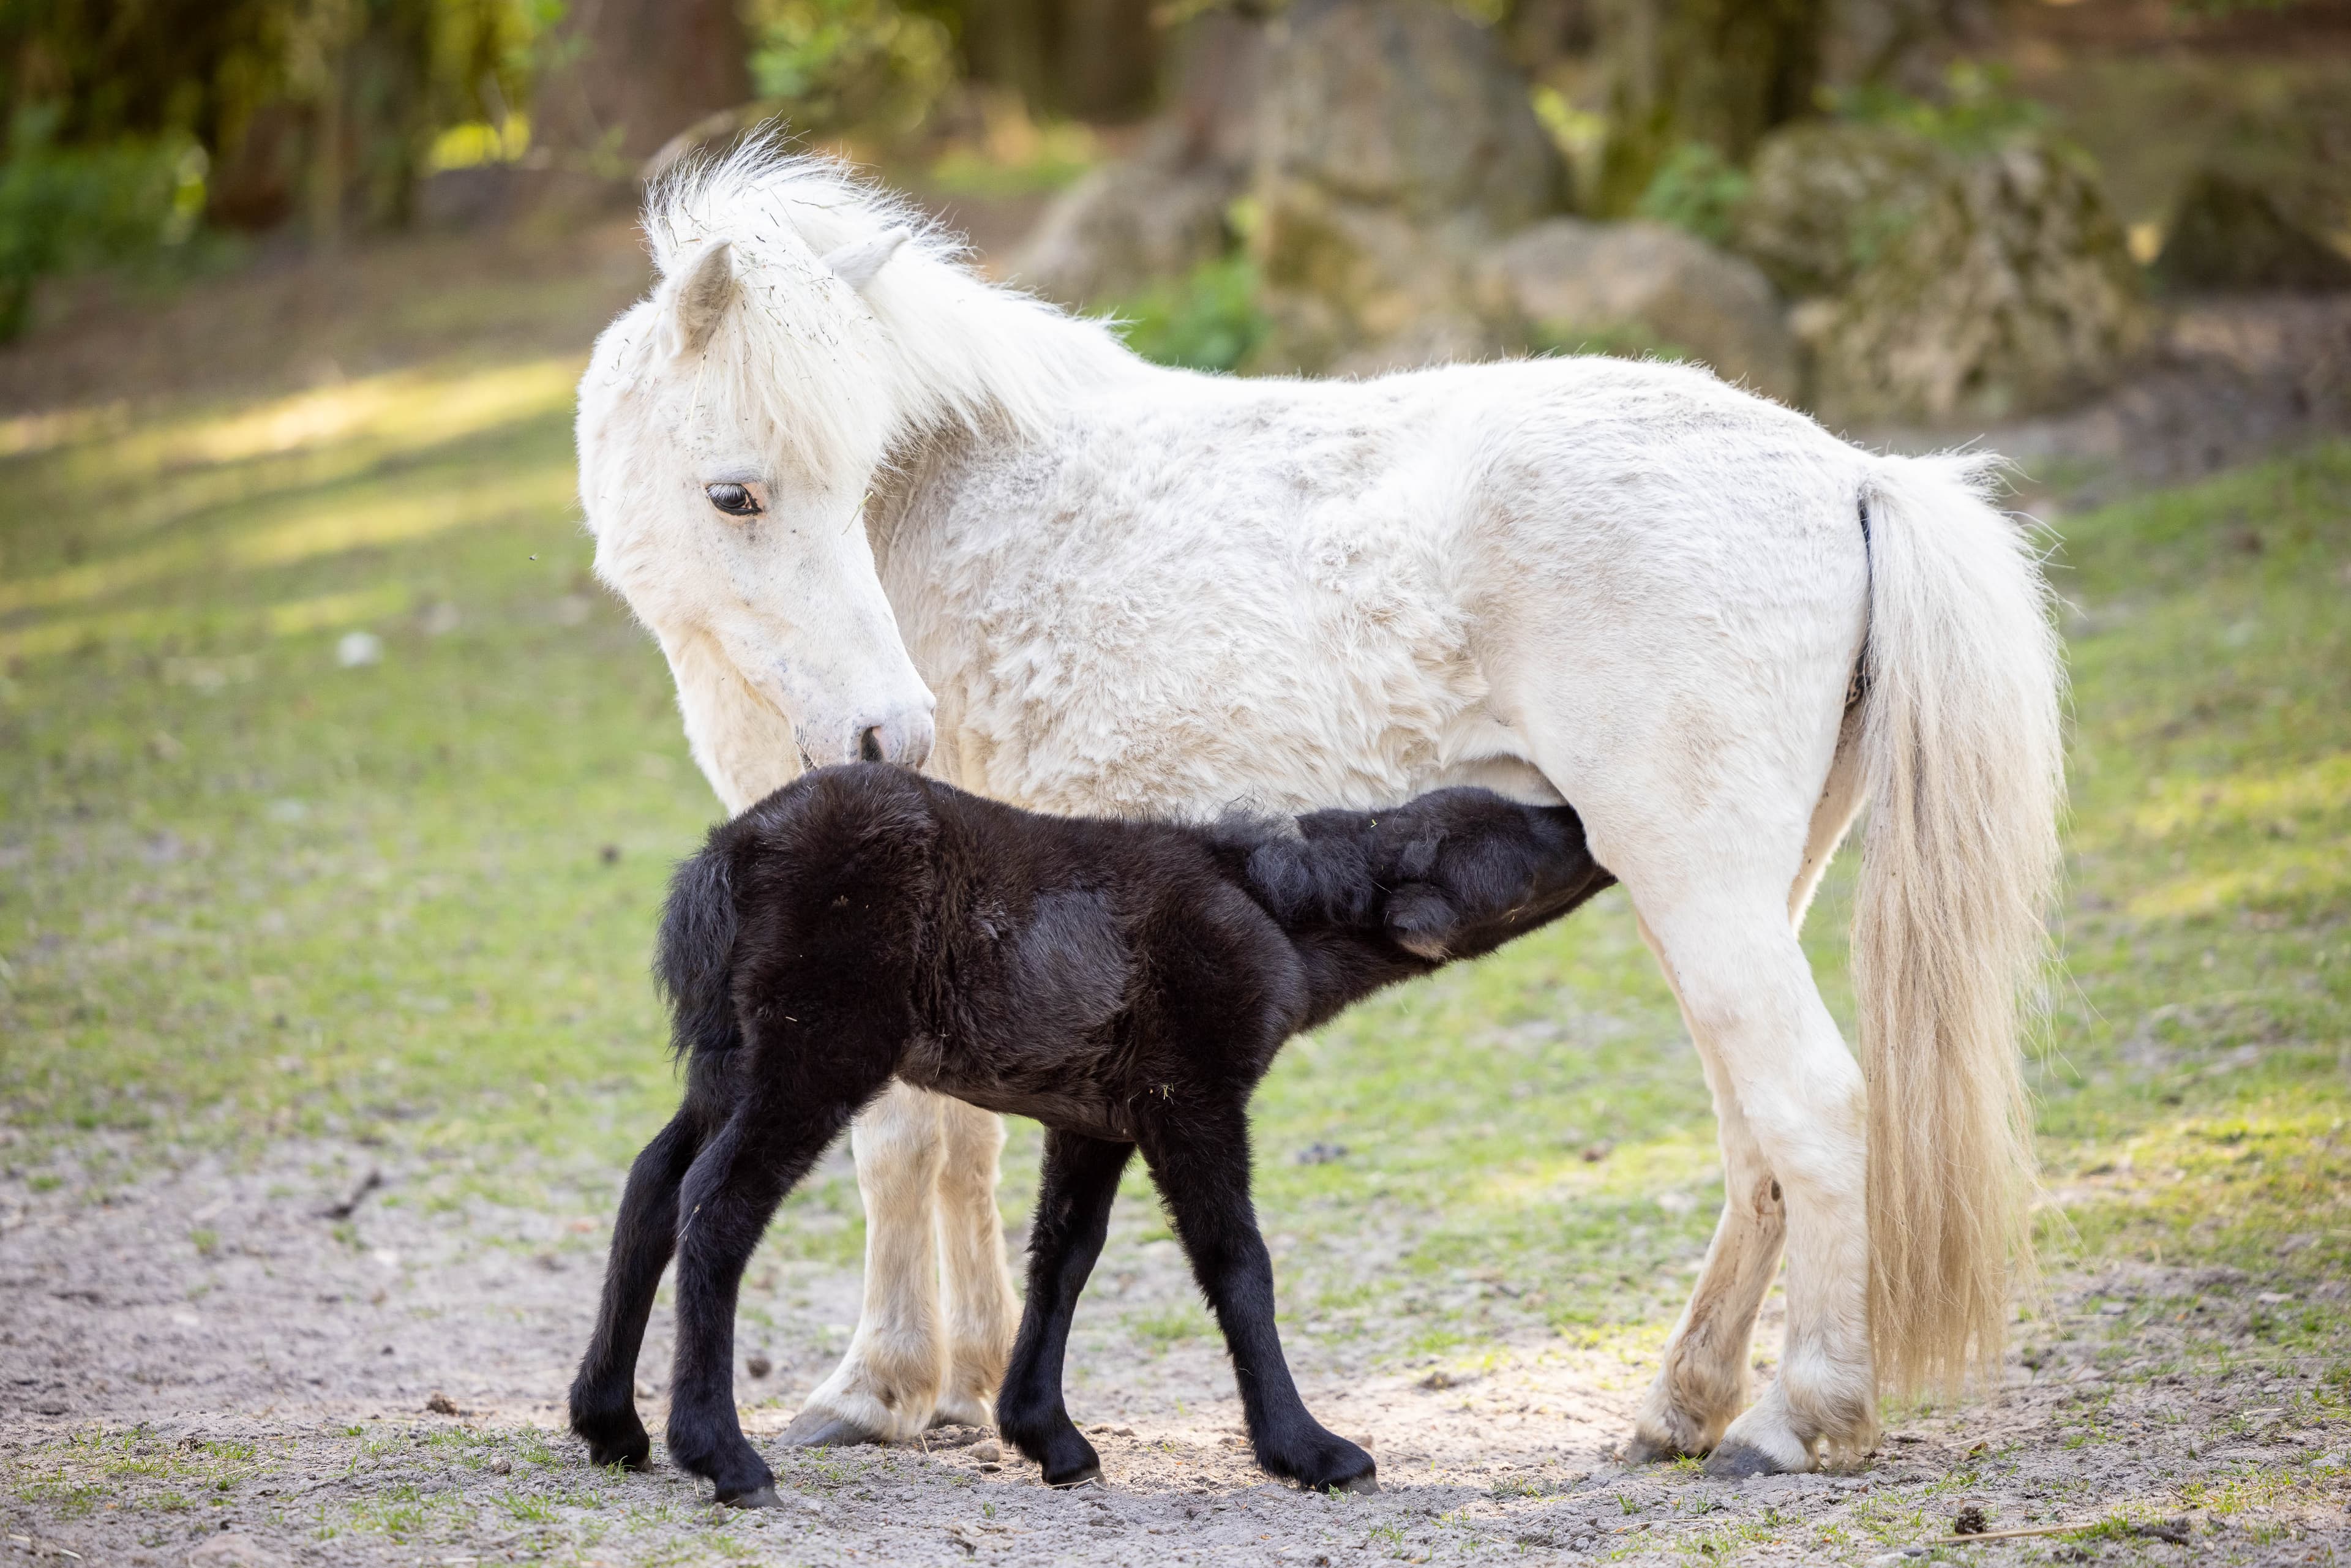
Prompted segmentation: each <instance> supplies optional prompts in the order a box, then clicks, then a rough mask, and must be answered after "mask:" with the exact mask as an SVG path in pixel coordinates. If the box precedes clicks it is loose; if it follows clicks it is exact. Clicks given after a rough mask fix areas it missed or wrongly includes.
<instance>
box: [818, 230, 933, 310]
mask: <svg viewBox="0 0 2351 1568" xmlns="http://www.w3.org/2000/svg"><path fill="white" fill-rule="evenodd" d="M912 238H914V231H913V230H911V229H905V228H894V229H892V230H890V231H889V232H888V233H886V234H878V235H874V236H873V237H872V239H861V240H855V241H852V243H850V244H848V245H845V246H841V248H840V249H839V250H829V251H827V252H825V253H824V264H825V266H827V267H831V268H832V271H833V275H834V276H835V277H839V278H840V279H841V281H842V282H843V283H846V284H847V285H849V287H852V288H854V289H856V290H857V291H858V292H859V293H860V294H862V293H864V292H865V286H866V285H867V284H869V283H871V282H872V281H873V275H874V274H875V273H877V272H880V271H881V270H882V264H883V262H885V261H887V260H889V259H890V258H891V257H892V256H895V255H897V254H898V247H899V246H902V245H904V244H905V243H906V242H907V241H908V240H910V239H912Z"/></svg>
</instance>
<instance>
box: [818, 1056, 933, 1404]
mask: <svg viewBox="0 0 2351 1568" xmlns="http://www.w3.org/2000/svg"><path fill="white" fill-rule="evenodd" d="M945 1106H946V1101H945V1100H943V1099H942V1098H941V1097H940V1096H938V1095H936V1094H933V1093H931V1092H928V1091H926V1090H921V1089H912V1088H909V1087H907V1086H906V1085H905V1084H904V1083H900V1082H892V1083H891V1085H890V1086H889V1088H887V1089H886V1090H884V1091H883V1093H882V1096H881V1098H880V1099H878V1100H876V1101H874V1102H873V1103H872V1104H870V1105H868V1106H867V1107H866V1108H865V1110H864V1112H863V1113H862V1114H860V1115H859V1116H858V1118H857V1121H856V1124H854V1125H853V1126H852V1128H851V1129H850V1148H851V1151H852V1153H853V1154H854V1155H856V1156H857V1190H858V1193H859V1195H860V1196H861V1197H863V1198H864V1200H865V1300H864V1304H863V1306H862V1309H861V1311H860V1312H859V1313H858V1316H857V1332H856V1333H855V1334H854V1335H852V1337H851V1339H850V1342H849V1353H848V1354H846V1355H844V1356H843V1357H841V1364H840V1365H839V1366H836V1367H834V1368H833V1369H832V1375H831V1376H829V1377H827V1378H826V1379H825V1380H824V1381H823V1382H822V1383H820V1384H819V1385H817V1388H816V1392H814V1393H813V1394H810V1396H808V1403H806V1404H805V1405H803V1406H800V1411H799V1415H797V1416H793V1417H792V1421H791V1425H790V1426H789V1427H785V1428H784V1436H783V1440H784V1442H785V1443H787V1444H789V1445H793V1446H796V1447H804V1448H817V1447H823V1446H826V1445H831V1444H850V1443H894V1442H904V1441H907V1440H909V1439H911V1438H913V1437H915V1436H916V1435H918V1434H919V1433H921V1432H922V1431H923V1429H924V1428H925V1427H928V1426H929V1425H930V1424H931V1412H932V1410H933V1409H934V1408H935V1406H936V1405H937V1403H938V1398H939V1389H940V1385H941V1384H942V1383H943V1382H944V1381H945V1372H946V1347H945V1346H944V1344H943V1343H941V1339H940V1333H939V1254H938V1229H937V1213H938V1186H939V1168H940V1166H941V1163H942V1162H943V1160H944V1158H945V1155H946V1149H945V1143H944V1139H943V1136H942V1132H941V1112H942V1110H943V1109H944V1107H945Z"/></svg>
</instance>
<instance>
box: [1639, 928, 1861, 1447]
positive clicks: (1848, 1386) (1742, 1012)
mask: <svg viewBox="0 0 2351 1568" xmlns="http://www.w3.org/2000/svg"><path fill="white" fill-rule="evenodd" d="M1634 896H1635V899H1636V900H1641V898H1642V893H1641V889H1640V888H1639V887H1638V886H1637V885H1635V888H1634ZM1787 898H1788V894H1787V888H1786V885H1785V884H1784V883H1782V885H1781V886H1780V887H1779V888H1777V889H1771V888H1758V889H1755V890H1754V891H1753V893H1752V894H1750V895H1746V896H1742V895H1740V894H1739V893H1738V892H1737V891H1736V890H1735V889H1721V890H1715V891H1711V892H1708V893H1704V894H1693V895H1689V896H1687V897H1685V898H1684V899H1682V900H1680V901H1667V900H1651V901H1648V902H1646V904H1645V907H1644V909H1643V918H1644V919H1645V920H1646V922H1647V924H1648V925H1649V928H1650V930H1651V931H1652V933H1653V934H1654V936H1655V939H1656V944H1657V946H1658V949H1659V951H1660V954H1661V955H1662V956H1663V957H1664V959H1665V962H1666V964H1667V968H1668V971H1669V972H1670V973H1671V975H1672V977H1673V980H1674V987H1675V990H1676V991H1677V994H1678V995H1679V997H1680V998H1681V1002H1682V1008H1683V1013H1684V1017H1685V1018H1686V1019H1687V1021H1688V1023H1689V1027H1690V1031H1691V1033H1692V1034H1693V1035H1694V1036H1696V1037H1697V1039H1698V1040H1699V1042H1700V1050H1701V1051H1704V1052H1705V1053H1706V1054H1707V1055H1708V1060H1709V1076H1710V1077H1712V1076H1716V1075H1717V1074H1719V1079H1718V1097H1719V1099H1724V1100H1731V1101H1735V1102H1736V1108H1737V1111H1738V1113H1739V1121H1740V1124H1743V1125H1744V1127H1745V1128H1746V1130H1747V1132H1748V1133H1749V1134H1751V1136H1752V1140H1753V1146H1754V1149H1755V1151H1756V1152H1757V1153H1758V1154H1760V1155H1761V1159H1762V1162H1763V1166H1764V1169H1765V1170H1766V1171H1768V1173H1769V1180H1770V1181H1771V1183H1773V1184H1775V1185H1776V1186H1777V1189H1778V1191H1779V1194H1780V1199H1781V1204H1782V1208H1783V1211H1784V1216H1785V1225H1786V1236H1787V1253H1788V1283H1787V1288H1788V1329H1787V1340H1786V1343H1785V1346H1784V1349H1783V1351H1782V1355H1781V1361H1780V1375H1779V1378H1778V1380H1777V1381H1776V1382H1775V1383H1774V1384H1773V1385H1771V1390H1770V1391H1769V1392H1768V1393H1767V1394H1765V1396H1763V1397H1762V1398H1761V1399H1760V1400H1758V1401H1757V1402H1756V1403H1755V1404H1754V1405H1753V1406H1750V1407H1749V1408H1748V1410H1747V1411H1746V1413H1745V1414H1743V1415H1741V1416H1739V1417H1738V1418H1737V1419H1736V1420H1734V1421H1732V1422H1731V1423H1730V1425H1729V1427H1728V1428H1727V1429H1726V1430H1724V1431H1723V1433H1722V1435H1721V1437H1720V1438H1719V1440H1718V1441H1716V1442H1715V1443H1714V1444H1713V1445H1712V1447H1713V1454H1712V1458H1710V1459H1709V1460H1708V1473H1710V1474H1717V1475H1750V1474H1755V1473H1759V1472H1762V1471H1782V1470H1802V1469H1811V1468H1812V1467H1813V1464H1814V1463H1815V1462H1816V1460H1817V1457H1818V1454H1819V1452H1820V1451H1821V1450H1822V1449H1823V1448H1827V1449H1830V1450H1834V1451H1839V1452H1859V1451H1861V1450H1863V1449H1865V1448H1867V1447H1868V1446H1869V1443H1870V1441H1871V1439H1872V1438H1873V1437H1875V1435H1876V1377H1875V1375H1874V1372H1873V1368H1872V1364H1871V1360H1870V1345H1869V1321H1868V1308H1867V1290H1868V1271H1869V1232H1868V1218H1867V1215H1866V1212H1865V1207H1864V1191H1863V1177H1864V1174H1865V1161H1866V1148H1865V1141H1864V1124H1863V1097H1862V1082H1861V1070H1860V1068H1859V1067H1858V1065H1856V1064H1855V1061H1854V1059H1853V1057H1852V1055H1851V1054H1850V1053H1849V1052H1848V1051H1846V1050H1845V1047H1844V1040H1842V1039H1840V1038H1839V1036H1838V1034H1837V1029H1836V1024H1835V1022H1834V1020H1833V1019H1831V1018H1830V1017H1829V1013H1828V1009H1827V1008H1826V1006H1825V1005H1823V1002H1822V1001H1821V998H1820V992H1819V990H1818V989H1817V988H1816V987H1815V986H1814V984H1813V975H1812V970H1811V968H1810V967H1808V966H1807V965H1806V963H1805V961H1804V955H1803V950H1802V947H1800V946H1798V945H1797V942H1796V937H1795V933H1794V932H1793V931H1792V929H1791V928H1790V925H1789V921H1788V905H1787ZM1726 1125H1727V1126H1728V1125H1730V1123H1729V1122H1728V1121H1727V1122H1726ZM1742 1145H1743V1140H1741V1139H1739V1138H1738V1137H1737V1136H1736V1134H1733V1135H1732V1136H1731V1137H1729V1138H1726V1145H1725V1150H1726V1155H1731V1156H1734V1157H1735V1156H1737V1155H1742V1154H1743V1153H1744V1149H1743V1147H1742ZM1725 1175H1726V1177H1727V1178H1729V1179H1731V1180H1734V1181H1743V1182H1745V1183H1746V1184H1747V1185H1748V1186H1749V1188H1750V1190H1749V1192H1748V1193H1747V1194H1746V1195H1745V1196H1746V1197H1747V1198H1748V1199H1749V1200H1750V1201H1754V1200H1755V1198H1756V1197H1757V1194H1756V1192H1755V1191H1754V1184H1756V1183H1757V1182H1758V1180H1759V1179H1761V1173H1759V1172H1757V1171H1756V1170H1754V1169H1753V1168H1752V1167H1749V1168H1746V1169H1744V1170H1741V1169H1739V1168H1737V1167H1735V1166H1734V1167H1732V1168H1728V1169H1726V1172H1725ZM1768 1190H1769V1189H1766V1191H1768ZM1734 1196H1735V1197H1736V1196H1737V1194H1736V1191H1735V1189H1734ZM1732 1225H1733V1229H1734V1233H1735V1234H1736V1235H1737V1236H1738V1237H1739V1238H1740V1239H1741V1240H1742V1241H1743V1243H1744V1255H1743V1256H1742V1257H1741V1258H1740V1260H1739V1267H1738V1268H1737V1270H1736V1272H1735V1286H1736V1288H1735V1290H1728V1291H1725V1292H1724V1300H1723V1301H1722V1303H1721V1306H1720V1308H1719V1311H1718V1312H1717V1313H1716V1315H1715V1317H1716V1321H1717V1322H1719V1323H1720V1324H1721V1325H1722V1326H1723V1327H1724V1328H1725V1329H1731V1328H1735V1327H1739V1326H1743V1323H1744V1322H1751V1308H1750V1307H1749V1306H1748V1301H1749V1300H1750V1297H1751V1298H1757V1299H1760V1296H1761V1284H1762V1283H1764V1282H1765V1281H1768V1280H1769V1278H1770V1272H1769V1270H1768V1269H1767V1268H1764V1267H1761V1244H1762V1242H1763V1241H1764V1239H1766V1238H1767V1237H1768V1231H1769V1228H1770V1222H1769V1219H1768V1218H1767V1216H1766V1215H1762V1214H1759V1215H1758V1216H1757V1218H1755V1219H1754V1220H1753V1222H1752V1223H1751V1224H1750V1223H1748V1222H1747V1221H1745V1220H1743V1219H1740V1220H1734V1221H1733V1222H1732ZM1701 1289H1703V1286H1702V1287H1701ZM1732 1309H1738V1310H1737V1311H1734V1310H1732ZM1690 1316H1691V1318H1692V1319H1693V1320H1700V1321H1702V1319H1701V1312H1700V1303H1698V1302H1697V1301H1694V1302H1693V1304H1692V1308H1691V1314H1690ZM1683 1339H1684V1343H1685V1345H1687V1340H1688V1336H1687V1334H1685V1335H1684V1336H1683ZM1734 1343H1735V1344H1736V1345H1737V1347H1738V1349H1739V1351H1740V1354H1742V1355H1743V1354H1744V1351H1745V1343H1744V1338H1743V1336H1741V1335H1738V1334H1735V1333H1732V1334H1726V1335H1725V1337H1724V1339H1723V1340H1722V1342H1721V1343H1719V1346H1718V1347H1717V1348H1716V1350H1715V1353H1714V1354H1716V1355H1717V1356H1719V1357H1727V1355H1728V1354H1729V1349H1730V1347H1731V1345H1733V1344H1734ZM1688 1354H1690V1353H1689V1352H1685V1357H1686V1359H1685V1360H1683V1361H1682V1362H1681V1363H1680V1365H1682V1366H1684V1367H1694V1366H1696V1365H1698V1364H1701V1363H1699V1362H1693V1361H1691V1360H1688V1359H1687V1355H1688ZM1716 1413H1719V1406H1718V1407H1717V1410H1714V1411H1708V1412H1707V1413H1706V1416H1705V1419H1706V1420H1707V1421H1708V1424H1711V1417H1712V1416H1713V1415H1714V1414H1716Z"/></svg>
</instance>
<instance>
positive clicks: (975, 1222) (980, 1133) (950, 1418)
mask: <svg viewBox="0 0 2351 1568" xmlns="http://www.w3.org/2000/svg"><path fill="white" fill-rule="evenodd" d="M939 1124H940V1129H941V1131H942V1133H943V1134H944V1137H943V1139H942V1143H943V1145H944V1148H943V1150H942V1154H941V1159H940V1163H939V1185H938V1194H939V1210H938V1227H939V1261H940V1264H941V1270H940V1272H941V1273H942V1275H943V1276H944V1279H945V1284H946V1342H947V1373H946V1387H945V1388H943V1389H941V1390H940V1392H939V1401H938V1406H937V1408H936V1409H935V1411H934V1412H933V1414H932V1418H931V1419H932V1424H933V1425H934V1426H944V1425H947V1424H950V1423H953V1424H957V1425H962V1426H986V1425H987V1420H988V1417H989V1415H990V1413H991V1412H992V1410H993V1408H994V1406H995V1403H996V1389H997V1385H998V1383H999V1382H1001V1381H1002V1379H1003V1376H1004V1358H1005V1356H1006V1355H1007V1354H1008V1353H1009V1352H1010V1351H1011V1348H1012V1333H1013V1328H1014V1325H1015V1324H1016V1323H1018V1322H1019V1318H1020V1299H1019V1297H1018V1296H1016V1295H1014V1294H1013V1293H1012V1276H1011V1272H1010V1270H1008V1269H1007V1268H1006V1266H1005V1257H1004V1217H1003V1215H1002V1214H1001V1213H1000V1212H999V1211H998V1208H997V1207H996V1179H997V1177H996V1170H997V1158H998V1155H1000V1154H1001V1153H1002V1152H1003V1149H1004V1119H1003V1118H1002V1117H1001V1116H998V1115H997V1114H996V1113H994V1112H991V1111H983V1110H980V1109H979V1108H978V1107H977V1106H975V1105H967V1104H965V1103H963V1102H962V1101H960V1100H944V1099H943V1100H941V1101H940V1102H939Z"/></svg>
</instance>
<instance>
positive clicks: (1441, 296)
mask: <svg viewBox="0 0 2351 1568" xmlns="http://www.w3.org/2000/svg"><path fill="white" fill-rule="evenodd" d="M1276 26H1277V33H1276V36H1275V37H1274V39H1273V41H1272V46H1271V52H1270V57H1269V59H1268V61H1267V68H1266V78H1265V79H1266V81H1267V83H1268V86H1267V89H1266V94H1265V99H1264V101H1263V102H1262V104H1261V106H1260V110H1259V113H1260V119H1259V135H1260V141H1259V163H1258V172H1257V181H1256V184H1255V188H1254V193H1255V195H1256V197H1257V208H1258V213H1259V220H1258V226H1257V231H1256V233H1255V234H1254V235H1253V236H1252V238H1251V242H1250V249H1251V254H1252V256H1253V257H1254V259H1255V260H1256V262H1257V264H1258V267H1259V273H1260V275H1261V276H1262V277H1263V278H1264V297H1263V302H1264V305H1265V308H1266V311H1267V314H1268V316H1269V318H1270V322H1271V329H1270V336H1269V338H1268V340H1267V343H1266V345H1265V348H1264V350H1263V351H1262V352H1261V353H1260V355H1259V359H1258V361H1257V362H1258V364H1259V366H1260V367H1261V368H1265V369H1273V370H1303V371H1325V370H1339V371H1367V370H1374V369H1379V368H1384V367H1387V366H1391V365H1395V364H1400V363H1410V362H1416V361H1426V360H1430V359H1442V358H1451V357H1458V356H1459V355H1462V354H1472V355H1474V354H1478V353H1481V352H1487V351H1490V350H1492V349H1494V348H1496V347H1499V346H1500V341H1501V331H1500V329H1499V326H1498V325H1493V324H1490V323H1489V317H1490V314H1491V305H1492V302H1491V301H1490V300H1489V299H1487V298H1484V297H1483V296H1482V295H1481V294H1480V291H1479V279H1478V276H1477V267H1476V260H1477V257H1478V256H1479V255H1480V253H1482V252H1483V251H1484V250H1485V249H1487V248H1488V247H1489V246H1491V245H1492V244H1493V243H1494V242H1495V241H1496V240H1497V239H1498V238H1499V237H1500V236H1502V235H1508V234H1510V233H1512V232H1514V231H1515V230H1518V229H1520V228H1523V227H1524V226H1525V225H1528V224H1530V223H1532V222H1534V221H1535V220H1537V219H1539V218H1541V217H1542V216H1544V215H1546V214H1550V213H1552V212H1555V211H1557V210H1558V209H1559V208H1560V207H1561V206H1562V205H1563V204H1564V203H1565V200H1566V196H1567V172H1566V167H1565V165H1564V163H1563V162H1562V161H1561V159H1560V156H1559V152H1558V149H1557V148H1556V147H1555V146H1554V145H1553V144H1552V140H1551V138H1550V136H1549V135H1548V134H1547V133H1546V132H1545V131H1543V129H1542V125H1541V121H1539V120H1536V118H1535V114H1534V110H1533V107H1532V105H1531V102H1530V100H1529V97H1528V92H1527V83H1526V79H1525V78H1523V77H1522V76H1520V74H1519V73H1518V72H1517V71H1516V70H1515V69H1513V68H1511V66H1510V61H1509V60H1508V59H1507V58H1506V57H1504V55H1503V53H1502V49H1501V46H1500V45H1499V42H1497V41H1496V39H1495V38H1494V37H1493V35H1492V34H1491V33H1489V32H1488V31H1487V30H1486V29H1484V28H1482V27H1479V26H1476V25H1474V24H1473V23H1471V22H1468V21H1467V20H1466V19H1464V18H1463V17H1462V16H1459V15H1458V14H1457V13H1456V12H1454V11H1452V10H1451V9H1449V8H1448V7H1447V6H1445V5H1440V4H1437V3H1436V0H1356V3H1348V4H1336V3H1332V0H1300V3H1299V4H1297V5H1293V6H1291V7H1290V11H1289V12H1288V14H1287V15H1286V16H1285V17H1284V18H1283V19H1282V20H1281V21H1280V22H1279V23H1277V24H1276ZM1433 323H1436V324H1441V329H1438V328H1437V327H1436V326H1433V325H1432V324H1433Z"/></svg>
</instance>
